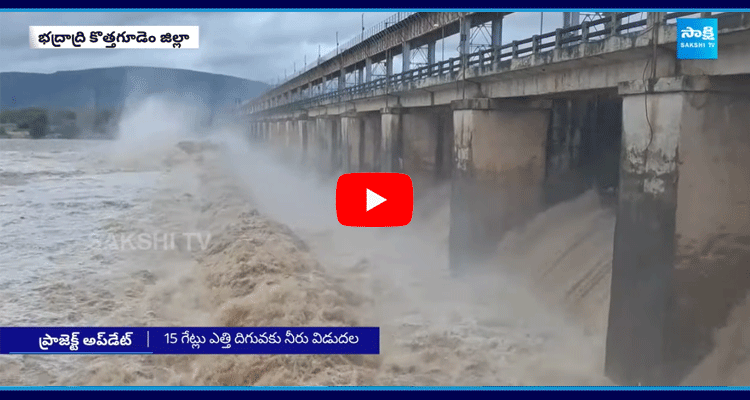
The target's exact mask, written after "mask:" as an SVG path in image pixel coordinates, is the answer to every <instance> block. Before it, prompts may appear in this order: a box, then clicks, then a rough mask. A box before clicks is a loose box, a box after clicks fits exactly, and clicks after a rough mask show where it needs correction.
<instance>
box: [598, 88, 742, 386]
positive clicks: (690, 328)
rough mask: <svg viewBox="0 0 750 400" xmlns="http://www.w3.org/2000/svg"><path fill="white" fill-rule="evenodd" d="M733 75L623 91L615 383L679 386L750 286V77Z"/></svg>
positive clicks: (610, 338) (611, 372) (612, 331)
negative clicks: (746, 90)
mask: <svg viewBox="0 0 750 400" xmlns="http://www.w3.org/2000/svg"><path fill="white" fill-rule="evenodd" d="M727 78H729V79H727ZM727 78H721V79H719V78H709V77H684V76H682V77H676V78H674V77H673V78H661V79H659V80H658V81H655V82H653V81H652V82H651V83H649V82H648V81H646V82H644V81H634V82H628V83H624V84H621V85H620V87H619V91H620V94H621V95H622V96H624V97H623V106H622V107H623V133H622V135H623V138H622V155H621V160H622V161H621V166H620V167H621V169H620V189H619V202H618V210H617V226H616V228H615V242H614V255H613V262H612V290H611V300H610V311H609V327H608V334H607V351H606V362H605V372H606V374H607V376H609V377H610V378H612V379H613V380H614V381H615V382H616V383H620V384H628V385H635V384H643V385H673V384H677V383H678V382H680V381H681V380H682V377H683V376H684V374H685V373H686V372H688V371H689V370H691V369H692V367H693V366H694V365H695V364H696V363H698V362H699V361H700V360H701V359H702V358H703V357H704V356H705V355H706V354H707V353H708V352H709V351H710V350H711V347H712V334H713V333H714V331H715V329H717V328H720V327H722V326H724V325H725V324H726V322H727V316H728V313H729V311H730V309H731V308H732V307H733V306H734V305H735V304H736V303H738V302H740V301H742V299H744V298H745V295H746V293H747V291H748V289H750V276H748V273H747V266H748V265H749V264H750V202H748V199H750V185H748V176H750V136H748V126H750V97H749V96H748V94H747V93H734V92H733V91H734V90H735V89H734V88H735V87H743V86H744V87H748V85H747V84H748V83H750V82H748V79H747V78H745V79H744V81H745V82H744V85H743V82H741V79H740V80H738V79H737V78H734V77H727ZM678 177H679V181H678ZM740 182H741V183H740ZM710 383H711V384H716V382H710ZM699 384H700V383H699Z"/></svg>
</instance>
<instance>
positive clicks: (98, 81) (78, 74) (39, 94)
mask: <svg viewBox="0 0 750 400" xmlns="http://www.w3.org/2000/svg"><path fill="white" fill-rule="evenodd" d="M267 88H268V85H267V84H265V83H262V82H256V81H251V80H247V79H241V78H236V77H232V76H227V75H217V74H210V73H206V72H196V71H190V70H184V69H173V68H151V67H114V68H99V69H88V70H80V71H62V72H55V73H53V74H37V73H25V72H2V73H0V108H3V109H18V108H26V107H42V108H47V109H80V108H96V109H106V108H115V109H119V108H120V107H121V106H122V105H123V104H124V102H125V99H127V98H129V97H133V96H135V97H142V96H147V95H151V94H157V93H159V94H168V95H172V96H177V97H184V98H186V99H195V100H198V101H200V102H202V103H204V104H205V106H207V107H210V108H211V109H217V108H223V107H226V106H229V105H231V104H233V103H234V101H235V100H236V99H240V100H246V99H250V98H253V97H255V96H258V95H259V94H260V93H261V92H263V91H264V90H266V89H267Z"/></svg>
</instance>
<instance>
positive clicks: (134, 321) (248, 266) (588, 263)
mask: <svg viewBox="0 0 750 400" xmlns="http://www.w3.org/2000/svg"><path fill="white" fill-rule="evenodd" d="M170 107H171V106H169V105H165V104H162V103H158V102H157V103H153V104H146V106H143V107H134V108H133V110H132V115H131V116H130V117H129V118H126V119H125V120H123V121H121V124H120V129H121V136H120V139H119V140H118V141H116V142H96V141H55V140H40V141H31V140H4V141H0V229H1V231H0V232H1V234H2V240H1V241H0V298H2V300H3V301H2V302H0V325H5V326H19V325H25V326H29V325H31V326H40V325H58V326H65V325H73V326H103V325H108V326H160V325H161V326H163V325H183V326H190V325H192V326H201V325H202V326H212V325H214V326H216V325H230V326H253V325H266V326H274V325H276V326H290V325H298V326H305V325H309V326H313V325H314V326H325V325H331V326H351V325H369V326H372V325H375V326H380V327H381V329H382V330H381V332H382V333H381V355H379V356H365V357H351V356H285V355H278V356H252V355H243V356H74V355H65V356H61V355H49V356H2V357H0V384H2V385H9V384H29V385H47V384H53V385H60V384H64V385H99V384H117V385H154V384H156V385H160V384H175V385H189V384H196V385H249V384H255V385H339V384H364V385H373V384H374V385H522V384H602V383H607V380H606V379H604V378H603V377H602V376H601V361H602V355H603V349H602V347H601V343H602V338H603V328H602V326H601V324H600V323H598V322H596V323H592V324H586V323H584V324H580V323H579V321H578V320H577V318H573V317H571V316H575V315H576V314H585V315H584V316H583V318H582V320H584V321H585V320H587V319H590V318H594V319H596V320H597V321H599V320H600V318H599V317H598V316H599V315H600V314H601V311H602V310H603V309H604V308H605V305H606V293H607V289H606V288H607V286H608V268H609V264H607V263H606V262H604V263H602V260H605V259H606V258H607V256H608V254H609V252H611V240H609V239H608V238H611V234H612V229H613V221H614V219H613V217H612V215H611V213H609V212H608V211H606V210H602V209H600V208H599V206H598V203H597V202H596V200H595V198H594V197H591V195H587V196H584V197H582V198H581V199H578V200H576V201H575V202H573V203H570V204H567V205H561V206H559V207H557V208H554V209H552V210H549V211H548V212H547V213H545V214H543V215H542V216H540V217H539V218H538V219H537V220H535V221H534V222H532V223H531V224H530V225H529V226H528V227H527V228H524V229H519V230H517V231H516V232H514V233H513V234H512V235H510V236H509V239H508V240H507V241H506V242H505V243H503V244H502V245H501V247H500V250H501V251H500V253H499V255H498V258H497V260H496V261H495V262H496V264H494V265H489V269H488V270H487V272H486V274H483V275H482V276H473V277H472V276H470V277H465V278H462V279H461V280H455V279H452V278H450V277H449V274H448V271H447V251H446V247H447V232H448V230H447V222H448V203H447V198H448V193H449V190H448V189H449V188H448V187H446V186H436V187H435V188H433V190H432V191H431V192H430V194H429V195H425V196H423V197H421V198H419V199H417V204H416V206H415V218H414V221H413V223H412V224H411V225H410V226H408V227H405V228H396V229H361V228H345V227H341V226H339V225H338V224H337V222H336V218H335V210H334V203H333V200H334V191H333V185H332V184H333V182H331V180H330V179H321V178H320V177H317V176H315V174H312V173H310V171H306V172H304V171H305V169H302V171H303V172H300V169H298V168H294V167H291V166H289V165H288V164H286V165H282V164H281V163H279V162H278V161H277V160H276V159H275V158H274V157H273V156H271V155H269V154H267V153H266V152H261V151H259V150H254V149H252V148H251V147H250V146H248V145H247V143H245V142H244V140H242V139H239V138H238V137H237V136H235V135H232V134H231V132H230V133H227V132H224V133H223V134H218V135H217V136H214V137H213V138H212V139H211V140H212V142H214V143H219V144H222V143H223V144H225V145H227V146H224V145H219V146H218V147H215V146H203V145H200V144H196V143H197V142H190V143H184V142H183V144H182V145H177V143H176V142H178V141H179V140H182V139H184V138H185V137H187V136H189V132H191V127H190V124H189V123H187V124H186V123H185V122H184V121H183V122H182V123H181V124H178V125H170V124H168V123H164V121H161V120H160V118H161V117H160V115H162V114H164V113H165V111H169V109H170ZM144 121H157V122H158V123H157V122H155V123H153V124H148V123H145V122H144ZM159 121H161V122H159ZM129 132H131V133H129ZM132 132H136V133H132ZM150 137H158V138H159V139H158V140H153V141H150V140H149V139H148V138H150ZM191 143H192V144H191ZM274 221H278V222H280V223H281V224H279V223H277V222H274ZM282 224H285V225H287V226H288V227H289V228H291V229H289V228H286V227H285V226H284V225H282ZM545 227H546V228H550V229H547V230H545ZM541 232H548V233H549V234H546V235H545V234H542V233H541ZM554 232H567V235H559V234H555V233H554ZM165 233H173V234H177V244H176V246H175V247H171V248H169V249H163V248H158V246H163V245H164V244H163V243H158V245H154V243H148V244H147V246H146V247H141V248H139V247H138V243H134V244H129V243H127V245H126V242H125V241H124V240H122V239H120V238H121V237H122V235H125V236H127V235H129V234H147V235H150V236H148V238H150V239H153V238H154V237H155V236H158V235H163V234H165ZM182 233H197V234H210V235H211V239H210V244H209V245H208V246H207V247H201V246H199V245H198V243H197V242H193V247H192V248H187V243H185V242H184V240H183V241H181V240H180V234H182ZM113 238H114V239H113ZM133 246H134V247H133ZM545 249H546V250H545ZM587 254H589V255H587ZM524 268H525V269H526V270H528V272H530V273H529V274H526V275H527V276H524V274H511V275H513V278H511V277H510V275H509V274H506V273H504V272H503V271H509V270H514V269H515V270H519V269H524ZM550 270H552V271H553V272H552V273H546V272H544V271H550ZM566 271H569V272H566ZM592 276H593V277H598V278H597V279H593V278H591V277H592ZM550 277H551V278H550ZM551 280H554V281H555V282H562V283H564V286H565V287H566V288H567V287H572V288H573V289H574V290H573V292H575V293H573V295H570V293H571V291H569V290H563V289H560V290H559V291H561V292H562V295H557V292H555V291H550V290H545V288H553V287H557V286H560V285H555V282H551ZM535 284H536V285H537V286H536V289H540V288H541V289H542V292H546V293H547V294H548V296H546V297H545V296H539V295H538V291H537V292H535V290H534V289H533V286H534V285H535ZM581 287H584V288H589V289H590V290H589V289H586V290H585V291H583V292H582V291H581V289H576V288H581ZM566 293H568V294H566ZM555 302H558V303H560V304H561V305H565V307H558V308H551V307H549V306H550V303H555ZM581 305H582V306H583V308H582V307H581ZM550 310H555V311H550ZM571 310H573V311H575V310H578V311H579V312H578V313H576V312H570V311H571ZM581 310H583V311H581ZM588 314H591V315H594V317H587V315H588ZM583 326H585V327H586V329H587V330H589V335H585V334H583V332H584V327H583Z"/></svg>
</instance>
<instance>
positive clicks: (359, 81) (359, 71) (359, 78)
mask: <svg viewBox="0 0 750 400" xmlns="http://www.w3.org/2000/svg"><path fill="white" fill-rule="evenodd" d="M362 82H364V70H363V69H362V68H357V85H361V84H362Z"/></svg>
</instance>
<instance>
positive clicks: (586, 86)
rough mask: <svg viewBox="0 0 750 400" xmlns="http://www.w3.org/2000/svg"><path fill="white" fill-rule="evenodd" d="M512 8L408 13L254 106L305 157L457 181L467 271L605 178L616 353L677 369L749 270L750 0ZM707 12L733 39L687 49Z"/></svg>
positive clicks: (611, 346)
mask: <svg viewBox="0 0 750 400" xmlns="http://www.w3.org/2000/svg"><path fill="white" fill-rule="evenodd" d="M509 14H512V13H503V12H415V13H398V14H397V15H395V16H394V17H393V18H392V19H391V20H389V21H388V23H385V24H382V25H380V26H378V27H376V29H372V30H370V31H364V30H363V33H362V34H361V35H360V36H359V37H357V38H355V39H353V40H352V41H351V42H349V43H347V44H346V45H344V46H343V47H342V48H340V49H337V51H336V52H335V54H331V55H328V56H326V57H325V58H321V59H319V60H318V62H317V63H316V64H314V65H311V66H310V67H309V68H306V69H305V70H303V71H301V72H300V73H299V74H297V75H295V76H293V77H291V78H289V79H287V80H286V81H285V82H283V83H281V84H279V85H278V86H276V87H274V88H272V89H271V90H269V91H267V92H266V93H264V94H263V95H262V96H260V97H258V98H256V99H253V100H250V101H247V102H244V103H242V104H240V105H239V106H238V108H237V111H236V112H237V116H238V117H239V118H241V120H242V123H243V126H244V127H245V131H246V136H247V137H248V138H249V139H250V140H252V141H254V142H257V143H260V144H262V145H264V146H268V147H269V148H271V149H274V150H277V151H278V152H279V153H280V154H282V155H283V157H284V158H286V159H288V160H294V161H295V162H297V161H298V163H299V165H300V166H301V167H302V168H308V169H317V170H319V171H321V172H324V173H326V174H330V175H332V176H335V175H337V174H342V173H348V172H403V173H407V174H409V175H410V176H411V177H412V180H413V181H414V187H415V194H416V195H419V192H420V190H422V188H423V187H427V186H429V185H431V184H434V183H436V182H443V183H448V184H449V185H450V227H449V228H450V239H449V264H450V269H451V271H452V273H453V274H455V275H456V276H460V275H461V274H462V273H465V272H467V271H468V270H469V269H471V268H472V266H473V265H475V264H476V263H478V262H481V261H482V260H483V259H485V258H487V257H489V256H491V254H492V252H493V251H494V250H495V249H496V248H497V244H498V243H499V242H500V240H501V239H502V238H503V236H504V235H505V234H506V233H507V232H508V231H510V230H512V229H513V228H515V227H518V226H521V225H523V224H525V223H527V222H528V221H530V220H531V219H533V218H534V217H535V216H536V215H538V214H539V213H540V212H543V211H544V210H545V209H548V208H549V207H551V206H552V205H555V204H557V203H560V202H562V201H566V200H568V199H571V198H573V197H575V196H577V195H579V194H581V193H583V192H584V191H586V190H588V189H590V188H592V187H593V188H596V189H597V190H598V191H599V193H600V195H601V197H602V199H607V200H608V201H611V202H612V203H613V204H614V206H615V207H616V214H617V218H616V219H617V222H616V227H615V233H614V243H613V248H614V251H613V259H612V286H611V296H610V304H609V324H608V333H607V346H606V362H605V372H606V374H607V376H608V377H609V378H611V379H612V380H613V381H614V382H617V383H619V384H628V385H639V384H643V385H653V384H662V385H663V384H675V383H678V382H679V381H681V379H682V378H683V377H684V376H685V375H686V374H687V373H689V371H690V370H691V369H692V368H693V367H694V366H695V365H696V364H697V363H699V362H700V361H701V359H703V358H704V357H705V355H706V354H708V353H709V352H710V351H711V349H712V346H713V344H712V337H711V335H712V334H713V332H714V330H716V329H718V328H721V327H722V326H724V325H725V324H726V322H727V318H728V316H729V312H730V310H731V309H732V308H733V307H734V306H735V305H737V304H738V303H739V302H740V301H742V300H743V299H744V298H745V296H746V293H747V290H748V289H750V275H748V273H747V271H746V267H747V266H748V265H750V200H748V199H750V128H749V127H750V96H749V95H750V13H733V12H727V13H690V12H674V13H663V12H648V13H604V16H602V17H601V18H598V19H594V20H590V21H584V22H583V23H581V24H575V25H573V24H567V25H566V26H565V27H564V28H561V29H557V30H555V31H552V32H547V33H543V34H540V35H534V36H533V37H530V38H526V39H523V40H516V41H512V42H510V43H506V44H503V40H502V38H503V21H504V19H506V18H508V15H509ZM635 14H645V17H643V18H633V17H634V16H635ZM695 17H701V18H716V19H717V20H718V21H717V22H718V33H717V38H718V47H719V49H718V53H719V56H718V59H716V60H681V59H678V58H677V57H676V42H677V37H678V34H679V32H678V31H677V27H676V20H677V19H678V18H695ZM480 27H481V28H486V29H487V30H488V31H489V32H491V41H490V43H489V46H487V47H485V48H481V49H479V50H478V51H472V46H470V42H471V38H472V31H473V30H476V29H479V28H480ZM456 34H458V35H459V47H458V49H459V55H458V56H457V57H453V58H449V59H445V60H442V61H436V51H437V50H436V48H437V46H436V43H437V41H438V40H441V39H443V38H445V37H447V36H451V35H456ZM417 54H420V55H425V57H424V58H425V62H421V63H417V62H413V60H415V59H416V55H417ZM396 58H398V59H400V62H401V72H399V73H394V62H395V59H396ZM378 69H380V70H383V71H384V74H380V75H377V74H375V71H376V70H378Z"/></svg>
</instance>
